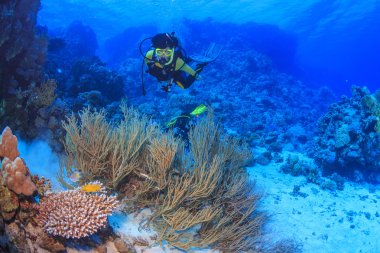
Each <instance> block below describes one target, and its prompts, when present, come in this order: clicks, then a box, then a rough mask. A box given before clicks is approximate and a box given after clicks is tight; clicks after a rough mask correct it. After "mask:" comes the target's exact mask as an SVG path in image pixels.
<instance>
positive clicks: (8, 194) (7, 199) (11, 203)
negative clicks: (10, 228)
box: [0, 185, 19, 221]
mask: <svg viewBox="0 0 380 253" xmlns="http://www.w3.org/2000/svg"><path fill="white" fill-rule="evenodd" d="M18 207H19V201H18V197H17V194H16V193H14V192H12V191H10V190H8V188H6V187H5V186H3V185H0V211H1V215H2V216H3V218H4V220H6V221H10V220H12V219H13V217H14V216H15V214H16V212H17V209H18Z"/></svg>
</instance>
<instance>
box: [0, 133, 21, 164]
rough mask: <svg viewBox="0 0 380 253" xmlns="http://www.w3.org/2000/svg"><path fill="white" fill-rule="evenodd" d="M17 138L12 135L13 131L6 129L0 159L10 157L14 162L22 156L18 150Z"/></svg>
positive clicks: (1, 142)
mask: <svg viewBox="0 0 380 253" xmlns="http://www.w3.org/2000/svg"><path fill="white" fill-rule="evenodd" d="M17 143H18V142H17V137H16V136H14V135H13V134H12V130H11V129H10V128H9V127H6V128H5V129H4V131H3V133H2V134H1V139H0V157H8V158H9V159H11V160H12V161H13V160H14V159H15V158H16V157H18V156H19V155H20V152H19V151H18V149H17Z"/></svg>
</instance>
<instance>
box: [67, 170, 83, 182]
mask: <svg viewBox="0 0 380 253" xmlns="http://www.w3.org/2000/svg"><path fill="white" fill-rule="evenodd" d="M81 177H82V174H81V173H80V172H79V171H74V172H73V173H71V175H70V176H69V179H70V181H71V182H73V183H77V182H78V181H79V180H80V179H81Z"/></svg>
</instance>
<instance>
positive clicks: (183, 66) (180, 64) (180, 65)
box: [175, 57, 197, 76]
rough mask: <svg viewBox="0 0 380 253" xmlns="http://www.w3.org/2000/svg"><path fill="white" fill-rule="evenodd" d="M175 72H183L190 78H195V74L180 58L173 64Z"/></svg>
mask: <svg viewBox="0 0 380 253" xmlns="http://www.w3.org/2000/svg"><path fill="white" fill-rule="evenodd" d="M175 70H176V71H177V70H182V71H185V72H186V73H189V74H190V75H192V76H196V75H197V72H196V71H195V70H194V69H192V68H191V67H190V66H189V65H187V64H186V63H185V62H184V61H183V60H182V59H181V58H179V57H178V58H177V61H176V63H175Z"/></svg>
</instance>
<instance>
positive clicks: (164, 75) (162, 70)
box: [147, 50, 180, 81]
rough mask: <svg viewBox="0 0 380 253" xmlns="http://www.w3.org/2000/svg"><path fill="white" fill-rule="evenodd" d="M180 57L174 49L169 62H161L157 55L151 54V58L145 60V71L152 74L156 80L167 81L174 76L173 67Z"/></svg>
mask: <svg viewBox="0 0 380 253" xmlns="http://www.w3.org/2000/svg"><path fill="white" fill-rule="evenodd" d="M178 57H180V55H179V53H178V51H177V50H176V51H174V56H173V60H172V62H171V63H170V64H168V65H165V64H161V63H160V62H159V61H158V59H157V57H156V56H155V55H154V54H153V55H152V59H151V60H149V61H148V62H147V66H148V70H147V72H148V73H149V74H151V75H152V76H154V77H156V78H157V80H158V81H168V80H170V79H172V78H174V76H173V75H174V73H175V71H176V70H175V67H176V63H177V59H178Z"/></svg>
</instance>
